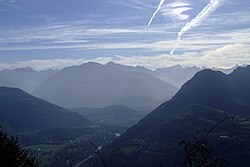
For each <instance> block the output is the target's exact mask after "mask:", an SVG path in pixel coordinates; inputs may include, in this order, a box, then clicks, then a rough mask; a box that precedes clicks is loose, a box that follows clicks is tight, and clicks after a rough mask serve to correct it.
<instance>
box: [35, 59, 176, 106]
mask: <svg viewBox="0 0 250 167" xmlns="http://www.w3.org/2000/svg"><path fill="white" fill-rule="evenodd" d="M146 71H147V70H146ZM176 92H177V88H176V87H175V86H173V85H171V84H169V83H167V82H164V81H163V80H161V79H159V78H157V77H155V76H154V75H151V74H149V73H147V72H145V69H144V68H140V67H130V66H123V65H120V64H114V63H108V64H106V65H101V64H98V63H92V62H90V63H86V64H83V65H80V66H72V67H68V68H65V69H62V70H60V71H59V72H57V73H56V74H55V75H53V76H51V77H50V78H48V79H47V80H46V81H45V82H44V83H43V84H42V85H40V86H39V87H38V88H36V90H35V91H34V92H33V94H35V95H36V96H38V97H41V98H43V99H46V100H48V101H50V102H52V103H55V104H57V105H61V106H64V107H67V108H77V107H83V106H84V107H106V106H109V105H126V106H128V107H132V108H140V107H141V106H145V105H148V106H157V105H159V104H160V103H161V102H163V101H165V100H167V99H169V98H171V97H172V96H173V95H174V94H175V93H176ZM131 99H132V100H131Z"/></svg>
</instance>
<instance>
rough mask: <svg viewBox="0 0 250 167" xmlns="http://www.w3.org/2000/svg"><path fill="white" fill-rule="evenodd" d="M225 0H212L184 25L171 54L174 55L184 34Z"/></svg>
mask: <svg viewBox="0 0 250 167" xmlns="http://www.w3.org/2000/svg"><path fill="white" fill-rule="evenodd" d="M222 2H223V0H210V3H209V4H208V5H207V6H206V7H205V8H204V9H203V10H202V11H201V12H200V13H199V14H198V15H197V16H196V17H195V18H193V19H192V20H191V21H190V22H188V23H187V24H186V25H185V26H184V27H182V29H181V31H180V32H179V33H178V37H177V41H176V44H175V46H174V48H173V49H172V50H171V52H170V54H171V55H173V54H174V52H175V50H176V47H177V45H178V42H179V41H180V40H181V38H182V36H183V35H184V34H185V33H186V32H187V31H188V30H190V29H192V28H193V27H195V26H198V25H199V24H200V23H201V22H202V21H203V20H205V19H206V18H207V17H209V16H210V15H211V14H212V13H213V12H214V11H215V10H216V9H217V8H218V7H219V6H220V5H221V4H222Z"/></svg>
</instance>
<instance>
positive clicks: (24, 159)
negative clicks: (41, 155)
mask: <svg viewBox="0 0 250 167" xmlns="http://www.w3.org/2000/svg"><path fill="white" fill-rule="evenodd" d="M0 166H1V167H38V159H37V157H35V156H33V155H31V154H29V153H28V152H27V151H26V150H25V149H23V148H21V147H20V145H19V141H18V138H17V137H13V136H12V137H10V138H9V137H8V136H7V134H6V133H5V132H3V131H0Z"/></svg>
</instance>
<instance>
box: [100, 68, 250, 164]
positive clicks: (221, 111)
mask: <svg viewBox="0 0 250 167" xmlns="http://www.w3.org/2000/svg"><path fill="white" fill-rule="evenodd" d="M249 85H250V66H247V67H238V68H237V69H235V70H234V71H233V72H232V73H231V74H228V75H226V74H224V73H222V72H219V71H212V70H202V71H201V72H198V73H197V74H195V76H194V77H193V78H192V79H191V80H189V81H188V82H187V83H185V84H184V85H183V86H182V88H181V89H180V90H179V91H178V93H177V94H176V95H175V96H174V97H173V98H172V99H171V100H169V101H167V102H165V103H163V104H162V105H160V106H159V107H158V108H156V109H155V110H154V111H153V112H151V113H150V114H149V115H147V116H146V117H144V118H143V119H142V120H141V121H140V122H139V123H138V124H136V125H135V126H133V127H131V128H130V129H128V130H127V132H126V133H125V134H124V135H123V136H122V137H120V138H119V139H117V140H115V141H114V142H113V143H111V144H110V145H109V146H107V147H106V148H105V149H104V156H105V159H106V162H107V165H108V166H110V167H115V166H122V167H133V166H134V167H151V166H175V165H178V164H179V161H180V159H181V157H182V156H181V150H180V147H179V142H180V141H182V140H184V139H188V140H193V138H192V136H195V137H196V138H198V139H202V138H203V137H204V136H205V135H206V133H207V132H208V131H209V129H210V128H211V127H213V126H214V125H215V124H216V123H217V122H219V121H220V120H222V119H224V118H225V117H227V116H230V115H234V116H235V117H234V120H228V121H226V122H224V123H223V124H222V125H220V126H219V127H218V128H217V129H215V130H214V131H213V132H212V133H211V134H210V136H209V141H210V144H211V145H213V146H214V148H216V150H217V151H218V153H222V152H223V151H225V150H226V149H228V148H230V147H231V146H232V145H236V146H235V147H234V148H233V149H231V150H230V151H229V152H228V153H227V154H226V155H225V158H226V160H228V164H229V165H228V166H241V167H247V166H249V164H250V163H249V160H248V159H249V156H250V153H249V149H250V144H249V143H250V121H249V118H250V87H249ZM239 143H243V144H244V147H242V146H240V144H239Z"/></svg>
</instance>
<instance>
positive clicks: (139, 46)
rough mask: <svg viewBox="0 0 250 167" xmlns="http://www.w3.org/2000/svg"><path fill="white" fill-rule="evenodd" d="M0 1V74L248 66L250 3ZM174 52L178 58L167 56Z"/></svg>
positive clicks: (248, 0) (221, 0)
mask: <svg viewBox="0 0 250 167" xmlns="http://www.w3.org/2000/svg"><path fill="white" fill-rule="evenodd" d="M211 1H214V4H215V5H216V7H215V8H214V10H211V11H210V12H208V13H207V14H206V15H204V16H205V17H204V18H203V19H201V20H200V21H198V22H197V23H196V24H195V25H194V26H191V28H190V29H189V30H188V31H187V32H186V33H184V35H183V36H182V39H181V40H180V41H178V42H176V38H177V34H178V32H180V30H181V29H182V27H184V26H185V25H186V24H187V23H188V22H191V20H192V19H194V18H196V17H197V15H198V14H199V13H200V12H201V11H202V10H203V9H204V8H205V7H206V6H207V5H208V4H209V3H210V0H166V1H165V3H164V4H163V6H162V8H161V10H160V12H159V13H158V14H157V15H156V17H155V19H154V20H153V22H152V24H151V26H150V27H149V29H148V30H146V26H147V24H148V21H149V19H150V18H151V16H152V14H153V13H154V11H155V10H156V9H157V7H158V4H159V2H160V0H0V20H1V21H0V69H4V68H17V67H26V66H29V67H32V68H34V69H37V70H43V69H48V68H63V67H65V66H70V65H76V64H81V63H84V62H87V61H96V62H100V63H106V62H109V61H114V62H117V63H121V64H126V65H133V66H135V65H139V66H146V67H148V68H151V69H155V68H158V67H168V66H172V65H176V64H181V65H184V66H192V65H196V66H208V67H212V66H213V67H231V66H234V65H236V64H249V63H250V17H249V16H250V0H238V1H236V0H211ZM173 48H176V51H175V52H174V54H173V55H171V54H170V51H171V50H172V49H173Z"/></svg>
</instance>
